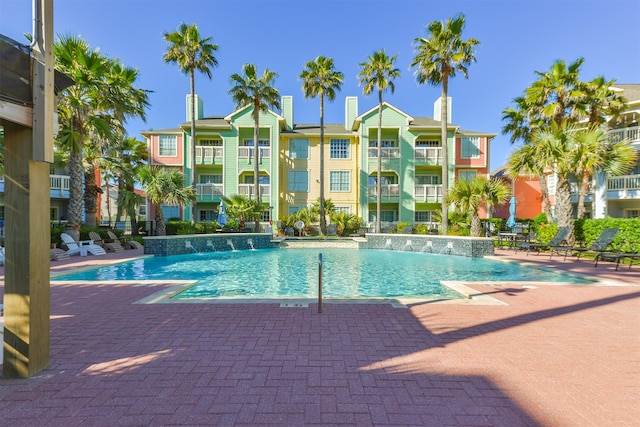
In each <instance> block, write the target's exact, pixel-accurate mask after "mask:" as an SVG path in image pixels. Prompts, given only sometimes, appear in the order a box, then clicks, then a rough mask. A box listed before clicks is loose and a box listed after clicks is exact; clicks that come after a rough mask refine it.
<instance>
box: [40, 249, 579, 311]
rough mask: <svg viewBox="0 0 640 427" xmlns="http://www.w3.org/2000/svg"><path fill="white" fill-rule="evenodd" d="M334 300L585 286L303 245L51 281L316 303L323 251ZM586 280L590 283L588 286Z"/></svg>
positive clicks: (169, 260) (474, 265)
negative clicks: (156, 286)
mask: <svg viewBox="0 0 640 427" xmlns="http://www.w3.org/2000/svg"><path fill="white" fill-rule="evenodd" d="M319 253H322V256H323V295H324V296H325V297H327V298H394V297H402V298H425V297H426V298H448V299H453V298H461V295H459V294H458V293H456V292H454V291H452V290H451V289H449V288H447V287H446V286H443V285H442V284H441V281H443V280H445V281H446V280H455V281H510V282H522V281H537V282H540V281H547V282H566V281H573V282H576V281H578V282H579V279H576V278H569V277H568V276H565V275H560V274H556V273H553V272H551V271H546V270H540V269H535V268H531V267H525V266H521V265H519V264H515V263H505V262H500V261H495V260H490V259H484V258H467V257H459V256H449V255H438V254H430V253H419V252H398V251H386V250H374V249H355V250H354V249H340V248H322V249H318V248H314V249H310V248H300V249H259V250H251V251H249V250H245V251H236V252H229V251H227V252H207V253H200V254H190V255H173V256H168V257H149V258H142V259H138V260H134V261H130V262H125V263H120V264H115V265H110V266H106V267H101V268H98V269H94V270H88V271H84V272H80V273H75V274H69V275H64V276H58V277H55V278H53V279H52V280H54V281H55V280H93V281H100V280H102V281H105V280H197V281H198V282H197V283H196V284H195V285H193V286H191V287H189V288H188V289H186V290H184V291H182V292H180V293H179V294H177V295H176V296H174V298H178V299H190V298H220V297H236V298H315V297H317V295H318V293H317V292H318V291H317V290H318V254H319ZM582 283H586V281H583V282H582Z"/></svg>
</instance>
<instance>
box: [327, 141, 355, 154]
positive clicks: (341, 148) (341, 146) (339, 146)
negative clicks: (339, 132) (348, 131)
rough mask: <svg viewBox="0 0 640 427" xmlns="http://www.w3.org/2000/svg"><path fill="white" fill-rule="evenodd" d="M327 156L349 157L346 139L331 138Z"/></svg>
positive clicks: (348, 145) (348, 146)
mask: <svg viewBox="0 0 640 427" xmlns="http://www.w3.org/2000/svg"><path fill="white" fill-rule="evenodd" d="M329 145H330V148H329V157H330V158H332V159H348V158H349V157H351V152H350V144H349V140H348V139H331V141H330V142H329Z"/></svg>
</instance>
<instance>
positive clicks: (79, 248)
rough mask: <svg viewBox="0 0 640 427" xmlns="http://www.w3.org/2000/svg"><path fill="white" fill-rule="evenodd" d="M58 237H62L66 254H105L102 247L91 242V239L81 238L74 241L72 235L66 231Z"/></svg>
mask: <svg viewBox="0 0 640 427" xmlns="http://www.w3.org/2000/svg"><path fill="white" fill-rule="evenodd" d="M60 238H61V239H62V243H64V244H65V245H66V246H67V255H75V254H80V256H87V253H90V254H92V255H96V256H97V255H106V252H105V251H104V249H103V248H102V247H100V246H98V245H96V244H95V243H93V240H81V241H79V242H76V241H75V240H73V237H71V236H70V235H69V234H67V233H62V234H60Z"/></svg>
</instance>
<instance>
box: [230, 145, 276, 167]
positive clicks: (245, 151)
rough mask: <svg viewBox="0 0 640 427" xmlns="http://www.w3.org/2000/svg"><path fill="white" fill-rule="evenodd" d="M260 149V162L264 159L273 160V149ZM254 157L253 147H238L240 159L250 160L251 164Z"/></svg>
mask: <svg viewBox="0 0 640 427" xmlns="http://www.w3.org/2000/svg"><path fill="white" fill-rule="evenodd" d="M258 149H259V150H260V152H259V153H258V156H259V159H260V161H262V159H264V158H266V159H270V158H271V147H258ZM254 155H255V154H254V151H253V147H238V158H239V159H249V163H251V162H252V161H253V156H254Z"/></svg>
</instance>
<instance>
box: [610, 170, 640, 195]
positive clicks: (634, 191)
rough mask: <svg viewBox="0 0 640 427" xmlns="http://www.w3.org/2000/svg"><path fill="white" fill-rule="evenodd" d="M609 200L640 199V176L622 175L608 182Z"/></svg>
mask: <svg viewBox="0 0 640 427" xmlns="http://www.w3.org/2000/svg"><path fill="white" fill-rule="evenodd" d="M607 198H608V199H610V200H611V199H640V174H638V175H622V176H616V177H613V178H609V179H608V180H607Z"/></svg>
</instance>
